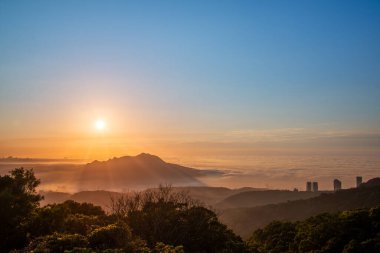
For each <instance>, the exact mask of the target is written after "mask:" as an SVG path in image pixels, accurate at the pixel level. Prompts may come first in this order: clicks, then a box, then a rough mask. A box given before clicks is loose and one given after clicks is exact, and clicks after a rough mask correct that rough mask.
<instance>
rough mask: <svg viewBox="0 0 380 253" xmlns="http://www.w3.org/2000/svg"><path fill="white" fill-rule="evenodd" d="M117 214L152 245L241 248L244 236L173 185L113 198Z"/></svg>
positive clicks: (200, 249)
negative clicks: (175, 190)
mask: <svg viewBox="0 0 380 253" xmlns="http://www.w3.org/2000/svg"><path fill="white" fill-rule="evenodd" d="M112 211H113V214H114V215H115V216H116V217H117V218H118V219H120V220H123V221H125V222H126V223H127V224H129V226H130V227H131V228H132V230H133V232H134V233H135V234H137V235H138V236H140V237H141V238H142V239H144V240H146V241H147V243H148V245H149V246H150V247H155V245H156V243H157V242H162V243H164V244H168V245H173V246H180V245H182V246H183V248H184V250H185V252H241V251H243V250H244V243H243V241H242V240H241V238H240V237H238V236H236V235H235V234H234V233H233V232H232V231H231V230H229V229H227V227H226V226H225V225H223V224H221V223H220V222H219V220H218V218H217V216H216V214H215V213H214V212H213V211H211V210H209V209H207V208H205V207H203V206H201V205H200V204H199V203H197V202H196V201H194V200H192V199H191V198H190V197H189V196H188V195H187V194H186V193H184V192H174V191H173V190H172V188H171V187H170V186H169V187H168V186H166V187H163V186H160V187H159V188H158V189H153V190H148V191H145V192H139V193H135V194H129V195H126V196H123V197H122V198H120V199H116V200H113V204H112Z"/></svg>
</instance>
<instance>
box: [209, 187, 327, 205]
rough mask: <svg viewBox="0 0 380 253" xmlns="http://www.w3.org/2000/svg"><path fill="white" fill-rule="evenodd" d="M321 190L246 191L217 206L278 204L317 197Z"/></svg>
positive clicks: (228, 198)
mask: <svg viewBox="0 0 380 253" xmlns="http://www.w3.org/2000/svg"><path fill="white" fill-rule="evenodd" d="M320 194H321V192H297V191H286V190H267V191H245V192H240V193H237V194H234V195H232V196H229V197H227V198H225V199H224V200H222V201H220V202H218V203H217V204H216V205H215V208H218V209H227V208H240V207H254V206H262V205H268V204H276V203H281V202H286V201H290V200H298V199H308V198H312V197H317V196H319V195H320Z"/></svg>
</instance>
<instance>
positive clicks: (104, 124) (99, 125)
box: [95, 119, 106, 130]
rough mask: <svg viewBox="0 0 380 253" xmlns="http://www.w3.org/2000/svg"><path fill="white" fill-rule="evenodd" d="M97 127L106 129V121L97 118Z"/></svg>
mask: <svg viewBox="0 0 380 253" xmlns="http://www.w3.org/2000/svg"><path fill="white" fill-rule="evenodd" d="M95 128H96V129H97V130H103V129H105V128H106V122H105V121H104V120H102V119H97V120H96V121H95Z"/></svg>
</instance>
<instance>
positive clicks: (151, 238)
mask: <svg viewBox="0 0 380 253" xmlns="http://www.w3.org/2000/svg"><path fill="white" fill-rule="evenodd" d="M38 185H39V180H38V179H36V178H35V176H34V174H33V171H32V170H24V169H22V168H21V169H15V170H13V171H11V172H10V174H9V175H4V176H0V252H10V251H12V252H46V253H49V252H57V253H59V252H72V253H92V252H108V253H112V252H120V253H121V252H127V253H128V252H131V253H132V252H141V253H149V252H151V253H156V252H157V253H158V252H163V253H180V252H194V253H195V252H198V253H203V252H204V253H207V252H210V253H211V252H215V253H219V252H221V253H223V252H224V253H228V252H231V253H234V252H236V253H239V252H251V253H252V252H253V253H264V252H268V253H269V252H270V253H276V252H297V253H298V252H299V253H301V252H302V253H303V252H332V253H333V252H345V253H348V252H369V253H371V252H380V208H379V207H377V208H367V209H360V210H354V211H344V212H340V213H335V214H321V215H318V216H315V217H312V218H309V219H307V220H305V221H302V222H301V221H299V222H293V223H292V222H272V223H271V224H269V225H268V226H266V227H265V228H263V229H258V230H256V231H255V232H254V233H253V235H252V236H251V237H250V239H249V240H248V241H247V242H244V241H243V240H242V239H241V238H240V237H239V236H237V235H235V234H234V233H233V232H232V231H231V230H230V229H228V228H227V227H226V226H225V225H224V224H222V223H220V222H219V220H218V218H217V215H216V214H215V213H214V212H213V211H212V210H209V209H207V208H205V207H204V206H202V205H200V204H199V203H197V202H196V201H194V200H192V199H191V198H190V197H189V196H188V195H186V194H184V193H182V192H178V191H173V190H172V189H171V188H170V187H159V188H158V189H154V190H148V191H144V192H139V193H131V194H128V195H123V196H121V197H118V198H115V199H113V200H112V205H111V206H110V208H109V209H110V210H111V211H110V212H109V213H105V212H104V211H103V209H102V208H101V207H98V206H94V205H93V204H89V203H77V202H74V201H72V200H69V201H66V202H64V203H61V204H50V205H47V206H44V207H40V206H39V202H40V200H41V199H42V196H40V195H39V194H37V193H36V190H35V189H36V187H37V186H38ZM252 219H254V217H252ZM247 226H248V225H247Z"/></svg>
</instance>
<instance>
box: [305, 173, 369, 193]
mask: <svg viewBox="0 0 380 253" xmlns="http://www.w3.org/2000/svg"><path fill="white" fill-rule="evenodd" d="M362 183H363V178H362V177H360V176H358V177H356V187H359V186H360V185H361V184H362ZM333 184H334V191H339V190H341V189H342V181H340V180H338V179H334V181H333ZM306 191H308V192H311V191H313V192H317V191H318V182H311V181H308V182H306Z"/></svg>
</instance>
